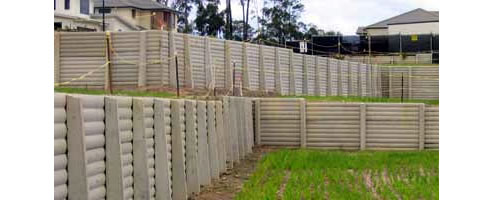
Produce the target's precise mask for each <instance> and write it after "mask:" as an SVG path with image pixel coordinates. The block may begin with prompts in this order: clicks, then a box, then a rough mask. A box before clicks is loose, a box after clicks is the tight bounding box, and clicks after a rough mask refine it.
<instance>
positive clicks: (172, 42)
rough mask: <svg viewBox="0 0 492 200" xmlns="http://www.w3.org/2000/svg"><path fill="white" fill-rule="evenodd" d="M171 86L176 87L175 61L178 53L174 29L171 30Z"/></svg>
mask: <svg viewBox="0 0 492 200" xmlns="http://www.w3.org/2000/svg"><path fill="white" fill-rule="evenodd" d="M168 33H169V37H168V40H169V58H168V59H169V60H168V61H169V77H168V78H169V86H170V87H171V88H176V86H177V84H176V73H178V72H177V71H176V62H175V60H174V59H175V55H176V48H175V45H174V31H169V32H168Z"/></svg>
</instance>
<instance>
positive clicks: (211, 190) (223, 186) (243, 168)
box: [189, 147, 272, 200]
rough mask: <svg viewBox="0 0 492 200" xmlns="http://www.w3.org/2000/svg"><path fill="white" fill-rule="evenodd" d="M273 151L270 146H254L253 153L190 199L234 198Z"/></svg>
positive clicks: (214, 199)
mask: <svg viewBox="0 0 492 200" xmlns="http://www.w3.org/2000/svg"><path fill="white" fill-rule="evenodd" d="M270 151H272V149H269V148H259V147H255V148H253V153H251V154H249V155H247V156H246V157H245V158H244V159H243V160H241V162H240V163H239V164H238V163H234V167H233V168H232V169H227V171H226V172H225V173H222V174H221V175H220V178H219V180H213V181H212V184H211V185H208V186H202V187H201V188H200V193H199V194H198V195H194V196H191V197H190V198H189V199H197V200H198V199H201V200H216V199H217V200H230V199H234V197H235V195H236V193H238V192H240V191H241V189H242V188H243V184H244V183H245V182H246V181H247V180H248V179H249V177H250V176H251V175H252V174H253V173H254V171H255V169H256V165H257V164H258V163H259V161H260V160H261V158H262V157H263V156H264V155H265V154H266V153H267V152H270Z"/></svg>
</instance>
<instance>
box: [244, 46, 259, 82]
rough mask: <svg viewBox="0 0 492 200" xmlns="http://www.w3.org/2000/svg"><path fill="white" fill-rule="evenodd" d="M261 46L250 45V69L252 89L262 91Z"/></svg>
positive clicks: (248, 47)
mask: <svg viewBox="0 0 492 200" xmlns="http://www.w3.org/2000/svg"><path fill="white" fill-rule="evenodd" d="M259 49H260V46H259V45H257V44H248V46H247V51H248V69H249V82H250V85H249V87H250V89H252V90H259V89H260V53H259Z"/></svg>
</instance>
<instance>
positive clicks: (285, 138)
mask: <svg viewBox="0 0 492 200" xmlns="http://www.w3.org/2000/svg"><path fill="white" fill-rule="evenodd" d="M259 106H260V110H261V115H260V119H259V120H260V124H261V126H260V133H261V144H264V145H280V146H283V145H291V146H299V145H300V108H299V99H279V98H264V99H261V101H260V105H259ZM285 112H288V113H289V114H288V115H286V114H285Z"/></svg>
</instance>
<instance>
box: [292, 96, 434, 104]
mask: <svg viewBox="0 0 492 200" xmlns="http://www.w3.org/2000/svg"><path fill="white" fill-rule="evenodd" d="M282 98H304V99H306V100H307V101H328V102H367V103H425V104H430V105H439V100H418V99H403V102H402V101H401V99H400V98H383V97H357V96H354V97H350V96H349V97H345V96H326V97H324V96H282Z"/></svg>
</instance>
